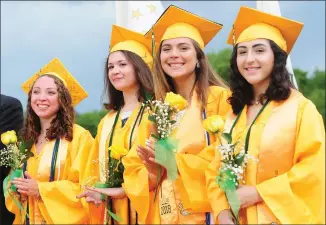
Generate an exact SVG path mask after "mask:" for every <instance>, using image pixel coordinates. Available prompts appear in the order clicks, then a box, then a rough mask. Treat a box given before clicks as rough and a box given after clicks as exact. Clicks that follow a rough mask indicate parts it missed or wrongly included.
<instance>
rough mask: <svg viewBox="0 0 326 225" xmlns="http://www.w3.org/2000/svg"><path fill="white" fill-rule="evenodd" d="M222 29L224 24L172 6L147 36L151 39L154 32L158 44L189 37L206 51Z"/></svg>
mask: <svg viewBox="0 0 326 225" xmlns="http://www.w3.org/2000/svg"><path fill="white" fill-rule="evenodd" d="M222 27H223V25H222V24H218V23H215V22H213V21H210V20H207V19H205V18H202V17H200V16H197V15H195V14H193V13H190V12H188V11H186V10H184V9H181V8H178V7H176V6H174V5H170V6H169V7H168V8H167V9H166V10H165V11H164V12H163V14H162V15H161V17H160V18H159V19H158V20H157V21H156V23H155V24H154V25H153V26H152V28H151V30H149V31H148V32H147V33H146V35H145V36H146V37H149V38H151V36H152V31H154V36H155V39H156V42H158V41H159V42H162V41H164V40H167V39H173V38H179V37H188V38H191V39H193V40H195V41H196V42H197V43H198V44H199V46H200V48H201V49H204V47H205V46H206V45H207V44H208V43H209V42H210V41H211V40H212V39H213V37H214V36H215V35H216V34H217V33H218V32H219V31H220V30H221V29H222Z"/></svg>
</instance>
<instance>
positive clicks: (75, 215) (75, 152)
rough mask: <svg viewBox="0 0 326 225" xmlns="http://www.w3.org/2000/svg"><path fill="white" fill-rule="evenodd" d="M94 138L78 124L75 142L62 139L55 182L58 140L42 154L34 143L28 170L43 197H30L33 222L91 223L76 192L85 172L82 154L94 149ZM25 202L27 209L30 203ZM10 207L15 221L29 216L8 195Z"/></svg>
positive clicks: (30, 213)
mask: <svg viewBox="0 0 326 225" xmlns="http://www.w3.org/2000/svg"><path fill="white" fill-rule="evenodd" d="M92 142H93V138H92V136H91V134H90V133H89V132H88V131H87V130H85V129H84V128H82V127H80V126H78V125H74V128H73V140H72V142H68V141H66V140H63V139H62V140H61V144H60V147H59V152H58V158H57V165H56V173H55V177H54V181H53V182H49V177H50V166H51V159H52V150H53V147H54V143H55V140H53V141H50V142H48V143H46V144H45V145H44V147H43V149H42V151H41V152H40V153H39V154H37V153H36V149H35V145H33V147H32V151H33V153H34V157H32V158H30V159H29V160H28V163H27V171H28V172H29V174H30V175H31V176H32V177H33V178H35V179H36V180H37V181H38V185H39V191H40V196H41V200H39V199H37V198H36V197H29V212H28V213H29V216H30V223H31V224H35V223H36V224H40V223H42V222H44V221H45V222H46V223H47V224H87V223H88V221H89V217H88V213H87V212H86V211H85V210H84V208H83V203H82V202H81V201H79V200H78V199H77V198H76V195H77V194H79V193H80V185H79V180H80V179H81V178H82V173H83V171H82V169H81V168H82V167H81V166H80V164H81V159H82V157H81V155H82V154H83V153H84V152H86V151H88V150H89V149H90V147H91V145H92ZM59 162H60V163H59ZM59 171H60V175H59ZM24 206H25V209H26V203H25V205H24ZM6 207H7V209H8V210H9V211H10V212H12V213H14V214H15V220H14V224H19V223H20V221H24V220H25V214H24V215H22V216H23V217H22V218H21V214H20V212H19V209H18V207H17V206H16V205H15V204H14V203H13V201H12V199H11V198H10V197H9V196H8V197H7V198H6Z"/></svg>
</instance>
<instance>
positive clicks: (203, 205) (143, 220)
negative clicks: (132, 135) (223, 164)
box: [122, 86, 230, 224]
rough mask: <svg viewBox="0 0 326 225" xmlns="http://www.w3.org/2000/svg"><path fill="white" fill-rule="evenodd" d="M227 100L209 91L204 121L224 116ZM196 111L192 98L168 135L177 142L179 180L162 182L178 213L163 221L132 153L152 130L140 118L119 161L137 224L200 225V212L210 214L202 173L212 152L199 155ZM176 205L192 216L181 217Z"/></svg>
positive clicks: (220, 93) (224, 92)
mask: <svg viewBox="0 0 326 225" xmlns="http://www.w3.org/2000/svg"><path fill="white" fill-rule="evenodd" d="M229 96H230V92H229V91H228V90H226V89H224V88H221V87H217V86H214V87H210V91H209V96H208V105H207V108H206V109H207V117H208V116H211V115H214V114H220V115H222V116H226V114H227V112H228V111H229V110H230V105H229V104H228V103H227V101H226V99H227V98H228V97H229ZM200 109H201V107H200V103H199V102H198V100H197V99H196V97H195V94H194V98H193V99H192V103H191V106H189V108H188V109H187V110H186V112H185V114H184V116H183V118H181V121H180V123H179V125H178V128H177V129H176V130H174V131H173V133H172V137H175V138H177V139H178V140H179V145H178V150H177V151H178V153H176V161H177V166H178V170H179V176H178V178H177V180H176V181H175V182H174V183H172V184H168V183H169V182H168V181H167V180H164V181H163V184H164V185H163V186H166V187H168V188H169V189H170V188H172V192H171V193H174V194H175V196H176V198H175V199H171V201H174V200H175V202H176V204H171V203H172V202H170V205H171V208H174V209H176V210H177V211H178V212H175V211H174V212H173V214H174V215H176V219H171V218H163V221H162V220H161V219H162V218H161V217H160V209H159V203H160V201H159V200H156V201H155V203H154V202H153V196H154V191H151V192H150V191H149V184H148V171H147V169H146V168H145V166H144V165H143V163H142V160H141V159H140V158H139V157H138V155H137V153H136V147H137V146H138V145H143V146H144V145H145V140H146V139H148V138H149V136H150V132H151V130H152V129H154V128H153V124H152V123H151V122H150V121H148V114H144V119H143V121H142V123H141V124H140V127H139V134H138V137H137V140H136V142H135V144H134V145H133V147H132V149H131V150H130V152H129V153H128V155H127V156H125V157H124V158H123V160H122V162H123V164H124V166H125V172H124V181H125V183H124V188H125V191H126V193H127V195H128V197H129V199H130V200H131V204H132V205H133V206H134V207H135V209H136V211H137V212H138V218H139V223H140V224H160V223H164V222H166V221H167V220H169V222H172V223H176V224H178V223H179V224H182V223H192V224H193V223H194V222H196V223H197V222H198V223H204V221H205V214H204V212H209V211H211V208H210V205H209V202H208V199H207V194H206V188H205V177H204V171H205V169H206V167H207V165H208V162H209V161H210V160H211V158H212V157H213V154H214V152H213V151H202V150H203V149H204V148H205V146H206V141H205V136H204V134H205V133H204V129H203V127H202V123H201V122H202V118H201V110H200ZM189 128H191V129H189ZM210 139H211V141H212V142H214V141H216V137H214V136H210ZM165 184H167V185H165ZM170 190H171V189H170ZM167 191H169V190H167V189H165V190H163V192H167ZM160 195H161V193H159V194H158V196H160ZM168 195H170V194H168ZM180 203H181V204H182V205H183V209H184V210H186V211H187V212H191V213H193V214H192V215H189V216H183V215H181V214H182V213H181V212H180V210H179V208H178V205H179V204H180Z"/></svg>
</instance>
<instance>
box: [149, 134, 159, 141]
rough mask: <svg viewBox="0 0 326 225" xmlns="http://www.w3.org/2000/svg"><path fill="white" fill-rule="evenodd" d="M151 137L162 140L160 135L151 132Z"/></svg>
mask: <svg viewBox="0 0 326 225" xmlns="http://www.w3.org/2000/svg"><path fill="white" fill-rule="evenodd" d="M151 137H153V138H155V139H156V140H160V138H159V136H157V135H155V134H151Z"/></svg>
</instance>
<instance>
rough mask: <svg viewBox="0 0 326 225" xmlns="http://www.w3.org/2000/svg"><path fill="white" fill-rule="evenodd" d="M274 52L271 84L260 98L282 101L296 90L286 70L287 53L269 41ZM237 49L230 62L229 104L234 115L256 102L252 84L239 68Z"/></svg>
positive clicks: (234, 50) (235, 48)
mask: <svg viewBox="0 0 326 225" xmlns="http://www.w3.org/2000/svg"><path fill="white" fill-rule="evenodd" d="M268 41H269V43H270V45H271V48H272V51H273V52H274V67H273V69H272V72H271V82H270V84H269V86H268V88H267V90H266V92H265V94H263V95H262V96H261V98H260V100H261V102H262V101H263V100H264V99H268V100H275V101H281V100H285V99H287V98H288V97H289V96H290V93H291V88H295V87H294V85H293V84H292V83H291V81H290V73H289V72H288V70H287V69H286V59H287V57H288V55H287V53H286V52H285V51H283V50H282V49H281V48H280V47H279V46H278V45H277V44H275V42H274V41H271V40H268ZM237 47H238V45H236V46H235V47H234V48H233V52H232V55H231V60H230V89H231V91H232V96H231V97H229V99H228V102H229V103H230V104H231V106H232V110H233V113H234V114H238V113H239V112H240V111H241V109H242V108H243V107H244V106H245V105H250V104H251V102H252V100H254V94H253V89H252V86H251V84H250V83H248V82H247V80H246V79H245V78H243V76H242V75H241V74H240V72H239V69H238V66H237Z"/></svg>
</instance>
